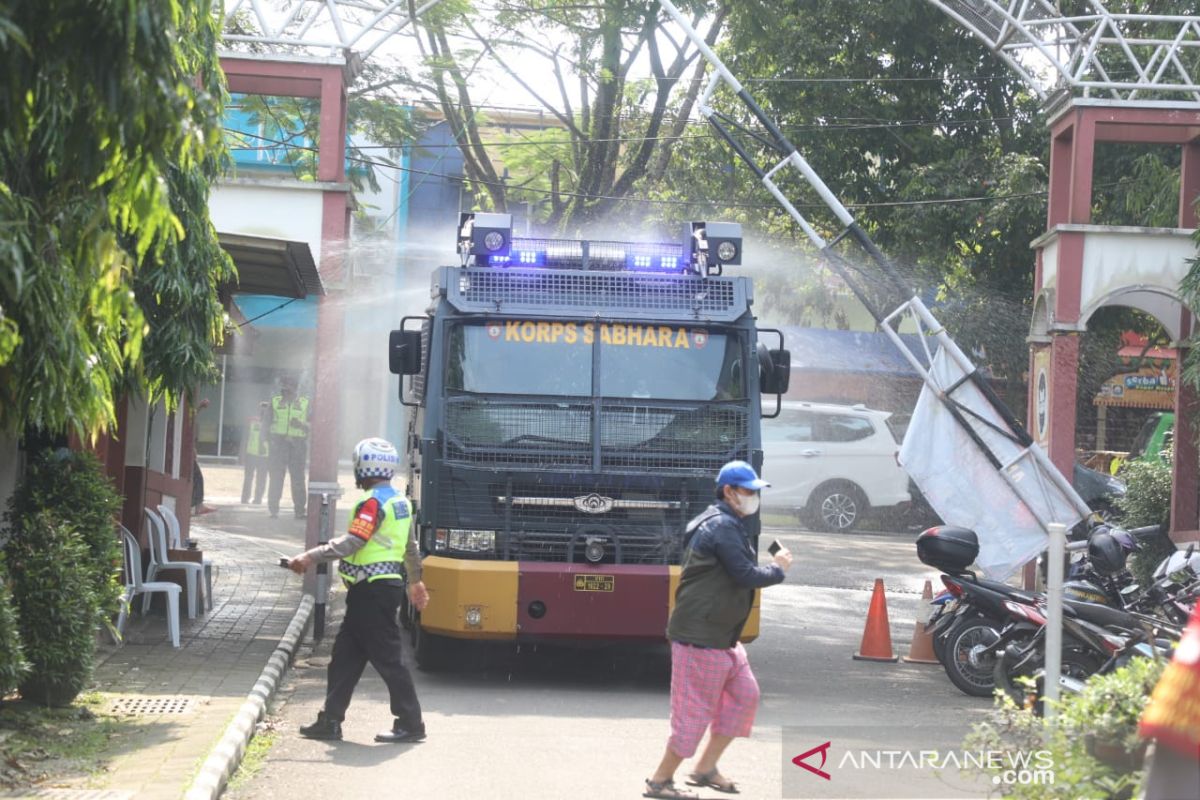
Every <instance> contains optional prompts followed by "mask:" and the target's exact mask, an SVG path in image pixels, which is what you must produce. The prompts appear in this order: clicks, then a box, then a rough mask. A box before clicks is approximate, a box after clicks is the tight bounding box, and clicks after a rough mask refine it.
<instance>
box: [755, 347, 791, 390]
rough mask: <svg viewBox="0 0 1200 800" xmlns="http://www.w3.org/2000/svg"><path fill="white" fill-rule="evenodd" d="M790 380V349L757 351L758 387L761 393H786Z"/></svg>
mask: <svg viewBox="0 0 1200 800" xmlns="http://www.w3.org/2000/svg"><path fill="white" fill-rule="evenodd" d="M791 381H792V353H791V351H790V350H766V352H765V357H764V353H763V352H762V350H760V351H759V376H758V384H759V389H760V390H761V391H762V393H763V394H786V393H787V390H788V386H789V385H790V384H791Z"/></svg>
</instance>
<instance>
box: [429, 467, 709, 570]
mask: <svg viewBox="0 0 1200 800" xmlns="http://www.w3.org/2000/svg"><path fill="white" fill-rule="evenodd" d="M441 475H442V477H441V478H440V479H439V481H438V503H437V513H436V520H437V523H436V524H437V525H438V526H439V527H460V526H461V527H463V528H479V529H486V530H496V531H497V532H498V533H499V537H498V550H499V552H497V553H496V557H497V558H501V559H506V560H513V561H516V560H520V561H554V562H573V563H580V564H587V563H592V562H589V561H588V560H587V559H586V557H585V555H584V549H585V547H586V544H587V541H588V539H589V538H591V539H596V540H598V541H599V542H600V543H601V544H602V545H603V547H604V552H605V555H604V558H603V559H602V560H601V561H600V562H598V564H599V565H601V566H602V565H603V564H618V563H619V564H665V563H678V561H679V557H680V555H681V552H682V545H683V531H684V527H685V526H686V524H687V522H688V520H690V519H691V518H692V517H694V516H695V515H696V514H698V513H700V511H701V510H703V509H704V507H705V506H707V505H708V504H709V503H710V502H711V495H708V494H706V493H704V492H702V491H699V490H698V489H697V488H696V487H695V486H691V487H689V486H687V485H686V484H685V482H684V481H681V480H678V479H676V480H673V481H669V482H664V483H665V484H666V485H664V486H662V487H661V488H660V489H657V490H653V489H635V488H630V487H621V486H617V485H608V486H599V487H598V486H590V485H586V484H582V483H563V482H551V481H547V482H538V481H520V482H518V481H512V482H496V480H495V476H494V475H489V474H488V473H482V474H479V473H476V472H475V471H474V470H471V471H466V470H449V469H443V471H442V473H441ZM476 475H477V476H478V480H475V479H474V477H475V476H476ZM489 477H490V478H491V480H488V478H489ZM606 501H607V502H606ZM605 505H609V506H610V507H609V508H608V510H605V511H602V512H601V513H589V512H588V511H586V510H581V508H582V509H590V510H591V511H592V512H595V511H596V510H597V507H598V506H600V507H602V506H605Z"/></svg>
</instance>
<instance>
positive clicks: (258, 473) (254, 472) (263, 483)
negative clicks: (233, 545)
mask: <svg viewBox="0 0 1200 800" xmlns="http://www.w3.org/2000/svg"><path fill="white" fill-rule="evenodd" d="M258 405H259V413H258V414H256V415H255V416H253V417H251V418H250V419H249V420H247V421H246V442H245V444H244V445H243V446H242V462H243V464H244V466H245V472H244V473H243V475H242V503H249V502H250V497H251V491H252V490H253V496H254V504H255V505H258V504H260V503H262V499H263V494H265V493H266V490H267V456H268V453H269V452H270V450H269V448H268V446H267V437H266V436H264V435H263V425H262V421H263V416H265V415H266V414H268V413H270V412H269V409H270V408H271V404H270V403H268V402H267V401H266V400H263V401H262V402H261V403H259V404H258Z"/></svg>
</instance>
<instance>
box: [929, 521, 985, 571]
mask: <svg viewBox="0 0 1200 800" xmlns="http://www.w3.org/2000/svg"><path fill="white" fill-rule="evenodd" d="M978 556H979V537H978V536H976V535H975V531H972V530H968V529H966V528H956V527H954V526H953V525H938V526H936V527H933V528H929V529H928V530H926V531H925V532H924V533H922V534H921V535H920V536H918V537H917V558H919V559H921V563H922V564H927V565H928V566H931V567H934V568H936V569H940V570H941V571H942V572H949V573H951V574H955V573H962V572H963V571H964V570H966V568H967V567H969V566H971V564H973V563H974V562H975V559H976V558H977V557H978Z"/></svg>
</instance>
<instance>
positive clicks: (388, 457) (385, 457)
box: [354, 437, 400, 480]
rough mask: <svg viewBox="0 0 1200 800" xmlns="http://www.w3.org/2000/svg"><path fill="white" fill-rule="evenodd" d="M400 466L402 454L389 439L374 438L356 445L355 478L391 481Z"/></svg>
mask: <svg viewBox="0 0 1200 800" xmlns="http://www.w3.org/2000/svg"><path fill="white" fill-rule="evenodd" d="M399 464H400V454H399V453H397V452H396V448H395V447H393V446H392V443H391V442H389V441H388V440H387V439H380V438H379V437H372V438H370V439H363V440H362V441H361V442H359V443H358V444H356V445H354V477H355V478H357V479H359V480H362V479H364V478H383V479H385V480H391V479H392V477H393V476H394V475H395V474H396V468H397V467H398V466H399Z"/></svg>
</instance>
